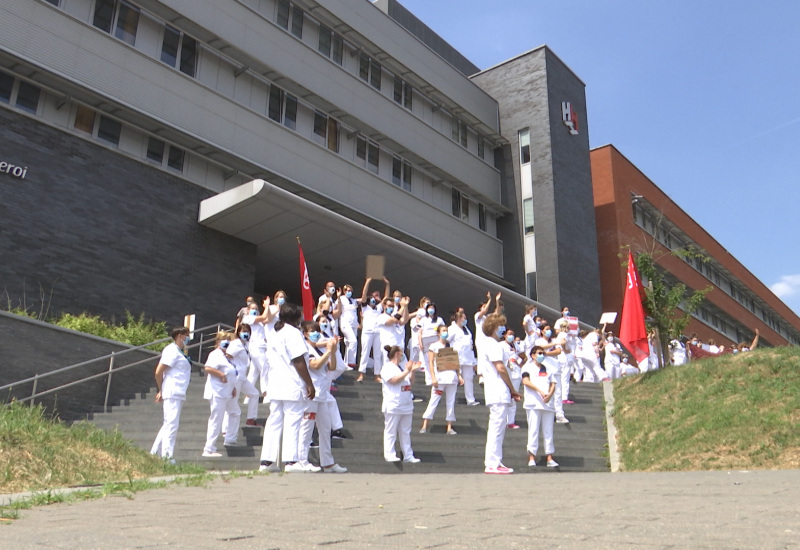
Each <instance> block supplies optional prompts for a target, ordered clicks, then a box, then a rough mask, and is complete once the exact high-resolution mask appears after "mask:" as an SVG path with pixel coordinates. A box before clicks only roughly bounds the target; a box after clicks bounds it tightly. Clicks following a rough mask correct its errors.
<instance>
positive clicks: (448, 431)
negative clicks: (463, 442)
mask: <svg viewBox="0 0 800 550" xmlns="http://www.w3.org/2000/svg"><path fill="white" fill-rule="evenodd" d="M447 435H458V432H457V431H455V430H454V429H453V428H450V429H449V430H447Z"/></svg>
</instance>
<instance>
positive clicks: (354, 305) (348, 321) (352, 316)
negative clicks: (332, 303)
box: [339, 296, 358, 327]
mask: <svg viewBox="0 0 800 550" xmlns="http://www.w3.org/2000/svg"><path fill="white" fill-rule="evenodd" d="M339 309H341V310H342V314H341V315H339V323H341V326H343V327H355V326H358V300H356V299H355V298H348V297H347V296H340V297H339Z"/></svg>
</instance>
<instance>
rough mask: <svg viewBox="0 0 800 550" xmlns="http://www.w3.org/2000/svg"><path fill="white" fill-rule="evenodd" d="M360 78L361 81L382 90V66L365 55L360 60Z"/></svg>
mask: <svg viewBox="0 0 800 550" xmlns="http://www.w3.org/2000/svg"><path fill="white" fill-rule="evenodd" d="M358 76H360V77H361V80H365V81H366V82H369V83H370V85H372V87H373V88H377V89H378V90H380V89H381V65H380V63H378V62H377V61H375V60H374V59H372V58H371V57H369V56H368V55H364V54H363V53H362V54H361V58H360V59H359V65H358Z"/></svg>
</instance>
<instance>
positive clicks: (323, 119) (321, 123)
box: [314, 111, 328, 138]
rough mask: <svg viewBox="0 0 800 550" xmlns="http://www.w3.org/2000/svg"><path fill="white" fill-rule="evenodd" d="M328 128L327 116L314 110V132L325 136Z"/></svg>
mask: <svg viewBox="0 0 800 550" xmlns="http://www.w3.org/2000/svg"><path fill="white" fill-rule="evenodd" d="M327 129H328V117H327V116H325V115H324V114H322V113H320V112H319V111H315V112H314V133H315V134H317V135H318V136H320V137H323V138H324V137H325V132H326V131H327Z"/></svg>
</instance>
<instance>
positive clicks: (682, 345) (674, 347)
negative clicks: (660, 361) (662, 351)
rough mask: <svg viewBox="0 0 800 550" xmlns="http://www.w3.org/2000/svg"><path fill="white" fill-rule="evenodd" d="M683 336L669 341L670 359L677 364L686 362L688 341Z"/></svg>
mask: <svg viewBox="0 0 800 550" xmlns="http://www.w3.org/2000/svg"><path fill="white" fill-rule="evenodd" d="M683 338H685V336H684V337H681V338H675V339H674V340H672V341H671V342H670V343H669V351H670V356H671V357H670V359H671V361H672V364H673V365H675V366H680V365H685V364H686V359H687V358H686V342H685V340H684V339H683Z"/></svg>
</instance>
